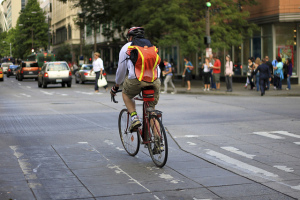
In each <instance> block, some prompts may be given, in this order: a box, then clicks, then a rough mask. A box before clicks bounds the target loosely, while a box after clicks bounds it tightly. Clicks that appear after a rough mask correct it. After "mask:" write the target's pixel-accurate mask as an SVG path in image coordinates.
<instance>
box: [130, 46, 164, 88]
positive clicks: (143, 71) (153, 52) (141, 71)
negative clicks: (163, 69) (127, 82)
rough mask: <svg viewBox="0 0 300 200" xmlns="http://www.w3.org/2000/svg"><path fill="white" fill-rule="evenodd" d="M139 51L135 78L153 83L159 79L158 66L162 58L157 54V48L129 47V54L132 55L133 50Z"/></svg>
mask: <svg viewBox="0 0 300 200" xmlns="http://www.w3.org/2000/svg"><path fill="white" fill-rule="evenodd" d="M135 49H136V50H137V51H138V58H137V61H136V63H135V66H134V72H135V76H136V78H137V79H138V80H139V81H145V82H149V83H152V82H153V81H155V80H156V79H157V73H158V72H157V65H158V64H159V63H160V60H161V59H160V57H159V55H158V54H157V52H158V49H157V48H156V47H155V46H152V47H148V46H144V47H140V46H136V45H133V46H129V47H128V50H127V54H128V55H130V53H131V51H132V50H135Z"/></svg>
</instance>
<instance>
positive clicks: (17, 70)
mask: <svg viewBox="0 0 300 200" xmlns="http://www.w3.org/2000/svg"><path fill="white" fill-rule="evenodd" d="M21 68H22V67H21V66H20V65H19V66H18V67H17V69H16V79H17V80H19V77H20V73H21Z"/></svg>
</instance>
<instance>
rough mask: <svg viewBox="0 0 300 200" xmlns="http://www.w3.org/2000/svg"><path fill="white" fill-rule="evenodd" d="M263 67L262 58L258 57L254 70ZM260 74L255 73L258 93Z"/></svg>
mask: <svg viewBox="0 0 300 200" xmlns="http://www.w3.org/2000/svg"><path fill="white" fill-rule="evenodd" d="M260 65H261V61H260V58H259V57H257V58H256V59H255V63H254V70H255V69H257V68H258V66H260ZM259 74H260V73H259V72H257V73H255V74H254V75H255V83H256V91H257V92H258V91H259Z"/></svg>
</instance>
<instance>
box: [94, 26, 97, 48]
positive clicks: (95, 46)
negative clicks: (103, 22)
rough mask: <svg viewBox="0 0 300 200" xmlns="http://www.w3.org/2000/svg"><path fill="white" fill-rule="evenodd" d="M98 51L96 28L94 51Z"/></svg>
mask: <svg viewBox="0 0 300 200" xmlns="http://www.w3.org/2000/svg"><path fill="white" fill-rule="evenodd" d="M96 51H97V28H96V27H95V28H94V52H96Z"/></svg>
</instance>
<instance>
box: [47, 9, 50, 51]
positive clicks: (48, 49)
mask: <svg viewBox="0 0 300 200" xmlns="http://www.w3.org/2000/svg"><path fill="white" fill-rule="evenodd" d="M49 51H50V23H49V15H48V48H47V52H48V53H49Z"/></svg>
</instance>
